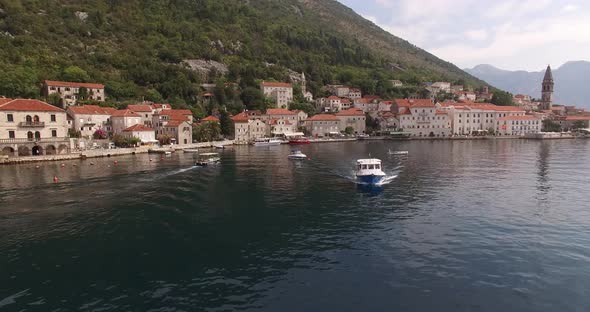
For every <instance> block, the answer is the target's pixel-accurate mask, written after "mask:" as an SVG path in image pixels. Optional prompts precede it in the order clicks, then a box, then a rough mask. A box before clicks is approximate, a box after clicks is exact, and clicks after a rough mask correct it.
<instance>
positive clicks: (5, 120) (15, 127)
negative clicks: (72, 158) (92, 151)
mask: <svg viewBox="0 0 590 312" xmlns="http://www.w3.org/2000/svg"><path fill="white" fill-rule="evenodd" d="M69 150H70V143H69V139H68V122H67V116H66V112H65V111H64V110H63V109H61V108H58V107H55V106H53V105H51V104H49V103H46V102H43V101H39V100H31V99H7V98H1V99H0V153H1V154H3V155H7V156H31V155H33V156H36V155H52V154H65V153H68V152H69Z"/></svg>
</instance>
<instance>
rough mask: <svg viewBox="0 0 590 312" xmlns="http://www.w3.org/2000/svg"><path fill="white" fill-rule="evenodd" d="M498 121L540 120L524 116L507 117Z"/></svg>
mask: <svg viewBox="0 0 590 312" xmlns="http://www.w3.org/2000/svg"><path fill="white" fill-rule="evenodd" d="M498 120H539V118H536V117H535V116H531V115H524V116H506V117H502V118H498Z"/></svg>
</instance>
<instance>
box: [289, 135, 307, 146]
mask: <svg viewBox="0 0 590 312" xmlns="http://www.w3.org/2000/svg"><path fill="white" fill-rule="evenodd" d="M309 143H310V142H309V139H308V138H305V137H301V138H294V139H290V140H289V144H291V145H302V144H309Z"/></svg>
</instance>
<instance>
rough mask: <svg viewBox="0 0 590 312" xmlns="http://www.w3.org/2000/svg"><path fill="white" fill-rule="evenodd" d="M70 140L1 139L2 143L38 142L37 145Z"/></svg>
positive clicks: (50, 138) (52, 138) (51, 138)
mask: <svg viewBox="0 0 590 312" xmlns="http://www.w3.org/2000/svg"><path fill="white" fill-rule="evenodd" d="M69 140H70V138H54V137H49V138H18V139H0V143H28V142H37V143H51V142H65V141H69Z"/></svg>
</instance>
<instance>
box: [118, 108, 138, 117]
mask: <svg viewBox="0 0 590 312" xmlns="http://www.w3.org/2000/svg"><path fill="white" fill-rule="evenodd" d="M111 116H112V117H141V116H140V115H138V114H137V113H135V112H133V111H132V110H130V109H120V110H116V111H114V112H113V113H112V114H111Z"/></svg>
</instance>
